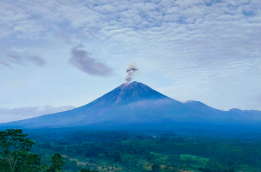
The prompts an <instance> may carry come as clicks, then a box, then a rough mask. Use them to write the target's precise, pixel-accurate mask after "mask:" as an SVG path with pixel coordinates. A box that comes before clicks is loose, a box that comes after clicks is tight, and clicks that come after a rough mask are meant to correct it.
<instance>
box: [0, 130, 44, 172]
mask: <svg viewBox="0 0 261 172" xmlns="http://www.w3.org/2000/svg"><path fill="white" fill-rule="evenodd" d="M26 137H27V134H23V131H22V130H21V129H6V130H5V131H0V157H1V164H3V166H1V167H0V168H2V169H1V170H6V171H7V172H9V171H10V172H14V171H17V165H21V164H23V167H24V168H25V167H26V168H34V167H35V166H37V165H39V164H40V161H38V160H39V159H38V156H37V155H36V154H31V153H29V150H30V148H31V147H32V146H33V145H34V142H33V141H32V140H31V139H29V138H26ZM32 157H34V158H35V159H33V158H32ZM20 171H21V170H20ZM30 171H31V170H30Z"/></svg>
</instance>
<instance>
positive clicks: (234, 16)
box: [0, 0, 261, 122]
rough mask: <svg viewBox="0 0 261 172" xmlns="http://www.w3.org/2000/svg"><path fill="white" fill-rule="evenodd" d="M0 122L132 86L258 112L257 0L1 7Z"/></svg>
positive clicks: (108, 0)
mask: <svg viewBox="0 0 261 172" xmlns="http://www.w3.org/2000/svg"><path fill="white" fill-rule="evenodd" d="M0 50H1V51H0V83H1V84H0V122H8V121H13V120H18V119H24V118H31V117H34V116H39V115H42V114H46V113H54V112H58V111H63V110H67V109H71V108H73V107H78V106H81V105H84V104H87V103H89V102H91V101H92V100H94V99H96V98H98V97H100V96H102V95H103V94H105V93H107V92H108V91H110V90H112V89H114V88H115V87H117V86H119V85H120V84H122V83H124V82H125V79H124V78H125V76H126V75H127V74H126V72H125V70H126V68H127V66H128V65H129V64H130V63H132V62H135V63H136V64H137V65H138V66H139V69H140V70H139V72H138V74H137V75H136V76H135V78H134V80H136V81H138V82H142V83H144V84H147V85H149V86H150V87H152V88H153V89H155V90H157V91H159V92H161V93H163V94H165V95H167V96H169V97H171V98H174V99H176V100H179V101H182V102H185V101H188V100H197V101H201V102H203V103H205V104H207V105H209V106H212V107H214V108H218V109H222V110H229V109H231V108H239V109H256V110H261V89H260V88H261V1H260V0H224V1H222V0H150V1H143V0H133V1H127V0H119V1H115V0H88V1H82V0H74V1H69V0H46V1H40V0H39V1H38V0H37V1H29V0H16V1H10V0H2V1H1V2H0Z"/></svg>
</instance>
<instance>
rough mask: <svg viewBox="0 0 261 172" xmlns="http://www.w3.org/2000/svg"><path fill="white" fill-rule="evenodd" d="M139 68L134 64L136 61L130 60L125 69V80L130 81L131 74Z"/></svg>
mask: <svg viewBox="0 0 261 172" xmlns="http://www.w3.org/2000/svg"><path fill="white" fill-rule="evenodd" d="M138 70H139V67H138V66H137V65H136V63H134V62H132V63H131V64H130V65H129V66H128V67H127V69H126V72H127V73H128V75H127V76H126V77H125V80H126V82H127V83H130V82H131V81H132V79H133V76H134V74H135V72H137V71H138Z"/></svg>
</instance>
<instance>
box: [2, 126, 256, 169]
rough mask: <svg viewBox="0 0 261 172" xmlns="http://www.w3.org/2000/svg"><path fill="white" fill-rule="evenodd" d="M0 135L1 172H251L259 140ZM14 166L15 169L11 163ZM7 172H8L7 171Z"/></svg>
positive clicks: (98, 133) (147, 134)
mask: <svg viewBox="0 0 261 172" xmlns="http://www.w3.org/2000/svg"><path fill="white" fill-rule="evenodd" d="M26 132H28V135H27V134H24V133H23V131H22V130H18V129H15V130H14V129H10V130H5V131H1V161H0V162H1V167H0V168H1V171H5V172H9V171H10V172H21V171H26V172H28V171H32V172H36V171H37V172H52V171H63V172H79V171H81V172H87V171H101V172H102V171H104V172H105V171H106V172H107V171H110V172H116V171H137V172H138V171H159V172H163V171H164V172H167V171H174V172H181V171H183V172H184V171H189V172H237V171H240V170H241V171H244V172H255V171H256V172H257V171H258V169H261V163H260V159H261V149H260V144H261V137H259V136H258V135H256V134H253V135H252V136H248V137H245V136H244V135H241V136H239V135H237V136H236V135H235V137H231V136H230V137H222V136H221V135H219V134H217V135H215V136H214V135H213V136H209V135H206V136H202V132H203V131H202V132H201V136H197V135H195V134H189V133H187V134H184V133H183V134H180V133H179V134H177V133H176V132H173V131H149V130H148V131H146V130H143V131H113V130H111V131H104V130H55V129H52V130H46V131H44V130H26ZM14 162H15V163H14ZM8 170H9V171H8Z"/></svg>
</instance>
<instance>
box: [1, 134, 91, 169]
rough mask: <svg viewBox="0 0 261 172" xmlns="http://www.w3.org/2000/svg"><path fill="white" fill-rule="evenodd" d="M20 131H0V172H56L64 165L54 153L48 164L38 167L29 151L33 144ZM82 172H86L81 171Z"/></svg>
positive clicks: (35, 155)
mask: <svg viewBox="0 0 261 172" xmlns="http://www.w3.org/2000/svg"><path fill="white" fill-rule="evenodd" d="M27 136H28V135H27V134H24V133H23V131H22V130H21V129H6V130H5V131H0V171H1V172H58V171H61V170H62V167H63V165H64V163H65V161H64V160H63V158H62V156H61V155H60V154H59V153H56V154H54V155H53V156H52V158H51V160H50V163H49V164H47V163H46V164H43V165H40V158H39V156H38V155H37V154H35V153H31V152H30V149H31V147H32V146H33V145H34V144H35V143H34V142H33V141H32V140H31V139H30V138H28V137H27ZM84 170H85V171H84ZM83 172H87V171H86V169H83Z"/></svg>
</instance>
